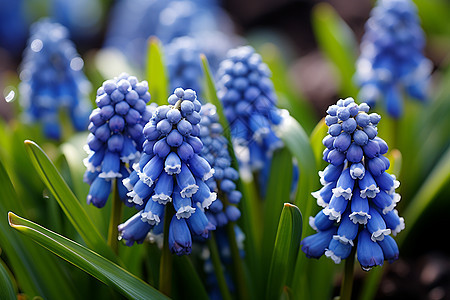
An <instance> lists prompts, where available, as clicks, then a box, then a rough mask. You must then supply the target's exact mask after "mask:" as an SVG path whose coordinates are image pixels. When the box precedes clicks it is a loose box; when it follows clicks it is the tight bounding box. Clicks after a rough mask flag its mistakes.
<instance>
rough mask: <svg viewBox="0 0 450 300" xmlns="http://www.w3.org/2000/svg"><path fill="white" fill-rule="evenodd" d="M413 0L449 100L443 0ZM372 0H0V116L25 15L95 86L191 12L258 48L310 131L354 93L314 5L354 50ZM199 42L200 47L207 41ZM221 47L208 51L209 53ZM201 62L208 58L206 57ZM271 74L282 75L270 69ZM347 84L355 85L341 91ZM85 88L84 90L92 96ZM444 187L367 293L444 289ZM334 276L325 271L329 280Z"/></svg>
mask: <svg viewBox="0 0 450 300" xmlns="http://www.w3.org/2000/svg"><path fill="white" fill-rule="evenodd" d="M414 2H415V3H416V5H417V6H418V9H419V16H420V17H421V20H422V26H423V29H424V31H425V33H426V36H427V46H426V48H425V56H426V57H427V58H429V59H430V60H431V61H432V63H433V68H434V72H433V75H432V76H433V78H432V89H431V94H432V95H433V96H431V97H430V98H432V99H436V98H439V97H440V98H444V100H440V101H441V102H442V103H444V104H442V105H443V106H441V107H446V108H448V106H449V105H448V104H445V103H448V102H449V101H450V95H448V94H446V93H445V89H444V90H443V89H442V88H441V87H442V86H446V85H449V83H448V82H446V81H443V80H445V78H448V76H447V77H445V74H447V73H448V68H449V53H450V2H449V1H445V0H429V1H427V0H417V1H414ZM373 5H374V1H370V0H345V1H342V0H329V1H314V0H245V1H242V0H222V1H214V0H196V1H157V0H135V1H131V0H130V1H127V0H117V1H112V0H77V1H70V0H51V1H46V0H0V91H2V95H3V97H4V99H2V100H1V101H0V116H1V118H2V119H3V120H4V121H5V122H6V123H13V122H15V120H17V119H19V114H20V111H21V107H20V106H19V105H18V103H17V102H18V101H20V94H19V91H18V89H17V86H18V83H19V81H20V79H19V72H20V64H21V61H22V57H23V56H22V55H23V51H24V49H25V47H26V45H27V39H28V37H29V30H30V26H31V24H32V23H33V22H35V21H37V20H39V19H41V18H43V17H49V18H51V19H52V20H54V21H57V22H60V23H61V24H63V25H64V26H66V27H67V28H68V29H69V31H70V37H71V40H72V41H73V42H74V43H75V46H76V48H77V50H78V53H79V54H80V56H81V57H82V58H83V59H84V72H85V74H86V76H87V78H88V79H89V81H90V82H91V83H92V86H93V87H97V86H100V84H101V82H103V80H105V79H107V78H109V77H113V76H115V75H117V74H118V73H119V72H121V71H130V72H135V73H136V74H142V73H143V70H144V68H145V67H144V56H145V53H146V45H147V39H148V38H149V37H150V36H152V35H156V36H158V38H159V39H160V40H161V41H162V43H163V45H168V44H170V42H171V41H172V40H173V39H174V38H176V37H177V36H180V35H184V34H185V33H179V32H177V30H179V25H174V22H176V21H177V20H184V21H181V22H182V23H181V24H184V25H186V24H187V23H186V20H190V19H193V21H192V24H191V25H189V26H188V27H189V30H190V33H192V34H193V35H194V36H195V35H196V34H197V33H199V32H200V31H202V27H203V30H204V27H205V24H207V25H206V27H209V26H210V25H211V27H214V31H213V32H214V33H213V35H214V38H216V39H217V37H219V39H220V40H221V42H223V43H224V44H225V45H227V46H228V47H230V48H231V47H233V46H237V45H242V44H247V43H249V44H251V45H253V46H254V47H255V48H256V49H257V51H259V52H260V53H261V54H262V56H263V59H264V60H265V61H266V62H267V63H268V64H269V67H272V66H276V67H277V68H278V69H276V70H274V69H272V72H273V74H274V81H283V80H286V82H285V84H286V85H287V86H288V88H286V90H288V91H289V93H290V95H281V96H280V95H279V96H280V100H279V101H280V103H281V105H283V96H286V97H291V98H294V99H295V101H297V102H298V104H299V105H300V107H301V108H302V109H303V110H304V111H305V113H303V114H300V117H298V116H296V117H297V119H298V120H299V122H300V123H301V124H302V126H303V127H304V128H305V130H306V131H307V132H308V133H311V131H312V130H313V128H314V126H315V124H316V123H317V122H318V121H319V120H320V119H321V118H322V117H323V116H325V110H326V108H327V107H328V106H329V105H331V104H333V103H335V102H336V100H337V99H339V98H341V97H342V98H343V97H347V96H352V97H356V96H357V92H356V89H355V88H354V87H353V90H352V88H345V87H344V88H343V82H342V81H343V79H342V76H341V75H342V73H340V72H342V70H339V66H336V65H335V64H333V59H330V57H329V53H327V51H324V48H323V44H321V41H320V38H318V35H317V28H316V27H315V24H317V18H319V19H320V13H322V14H324V15H325V14H327V13H330V12H332V14H336V16H337V17H338V21H339V25H340V26H342V28H341V29H342V32H344V33H346V34H348V38H349V39H348V40H349V41H350V43H347V44H346V47H348V48H347V49H349V51H350V52H351V55H353V57H357V55H358V53H359V42H360V41H361V38H362V36H363V34H364V24H365V22H366V21H367V19H368V18H369V15H370V11H371V9H372V7H373ZM193 7H195V9H193ZM211 12H213V13H211ZM176 14H178V15H176ZM318 14H319V15H318ZM318 16H319V17H318ZM183 18H186V19H183ZM315 18H316V19H315ZM217 20H220V22H218V21H217ZM200 21H201V22H202V23H201V25H200V26H198V23H200ZM315 22H316V23H315ZM189 24H190V23H189ZM177 26H178V27H177ZM181 26H183V25H181ZM210 29H211V28H210ZM202 34H203V32H202ZM205 34H207V33H205ZM199 36H201V35H200V34H199ZM344 37H345V36H344ZM211 39H212V38H211ZM338 39H339V37H338ZM206 40H208V38H207V39H206ZM204 47H205V48H203V49H207V47H208V45H205V46H204ZM203 49H202V50H203ZM223 55H224V54H223V53H221V54H220V55H218V56H219V59H220V56H222V57H223ZM273 62H276V63H273ZM280 62H282V63H281V64H280ZM210 63H211V65H212V66H214V63H213V61H212V59H210ZM272 63H273V64H272ZM213 70H214V68H213ZM280 74H282V76H283V78H276V76H278V75H280ZM350 77H351V76H350ZM347 79H348V78H347ZM275 85H276V86H277V83H275ZM352 91H354V92H355V94H349V93H351V92H352ZM447 91H448V88H447ZM94 92H95V89H94ZM437 94H439V95H438V96H436V97H434V96H435V95H437ZM94 98H95V97H93V96H92V97H91V100H92V102H93V101H94ZM432 101H435V100H432ZM432 101H431V102H432ZM428 105H432V104H428ZM447 111H449V110H447ZM379 113H380V114H382V113H383V112H379ZM419 116H420V115H419ZM383 118H384V116H383ZM441 118H443V120H440V121H441V123H443V124H448V122H449V119H450V115H449V114H444V115H441ZM441 130H443V128H441ZM447 131H448V129H447ZM442 132H444V131H442ZM381 137H382V138H383V136H382V135H381ZM440 138H441V139H442V140H441V141H440V143H439V145H440V148H439V149H435V150H436V153H437V154H435V155H430V158H429V159H430V161H432V162H430V163H428V164H424V167H423V168H421V169H420V170H418V169H416V170H414V172H417V173H418V175H417V174H416V175H417V176H416V177H417V179H415V180H417V181H421V180H422V179H423V178H426V177H427V175H428V174H429V173H430V172H431V169H432V167H433V166H434V163H436V161H438V158H439V154H442V153H443V152H444V150H445V149H446V148H447V146H448V145H450V140H449V134H448V132H447V133H446V134H444V135H441V136H440ZM409 150H410V151H414V150H415V149H409ZM405 157H406V156H405V155H404V158H405ZM408 163H409V162H407V161H403V164H408ZM448 172H450V170H448ZM417 181H416V183H417ZM402 184H403V181H402ZM406 185H407V184H406ZM411 185H412V183H411V184H410V189H408V190H404V191H401V193H402V195H403V197H402V205H407V203H408V198H411V197H412V196H413V195H414V194H415V193H416V191H417V188H415V189H414V188H411ZM449 195H450V187H448V186H446V187H444V188H443V189H441V191H440V192H439V194H438V197H437V199H436V200H435V201H434V202H433V204H432V205H431V206H430V207H429V209H427V210H426V211H424V212H423V214H422V215H421V216H420V219H419V221H418V223H417V225H416V226H415V227H414V231H413V232H411V233H410V235H409V237H408V239H407V240H406V241H405V244H404V246H403V247H402V249H401V250H402V251H401V255H400V259H399V261H397V262H395V263H394V264H392V265H389V264H385V266H384V269H385V270H384V276H383V279H382V281H381V283H380V285H379V289H378V292H377V299H430V300H431V299H433V300H438V299H450V243H448V240H447V239H446V236H447V228H449V226H450V222H449V221H448V220H449V219H448V213H447V212H448V211H450V196H449ZM304 217H305V216H304ZM2 218H3V217H2ZM44 223H45V222H44ZM406 226H408V220H406ZM356 276H357V277H356V280H357V283H356V284H355V288H356V289H358V287H359V286H360V285H361V284H362V283H363V281H364V276H363V272H362V271H361V272H357V274H356ZM339 279H340V278H336V280H335V284H336V290H337V289H338V285H339ZM335 294H336V293H335ZM355 294H357V292H356V293H355Z"/></svg>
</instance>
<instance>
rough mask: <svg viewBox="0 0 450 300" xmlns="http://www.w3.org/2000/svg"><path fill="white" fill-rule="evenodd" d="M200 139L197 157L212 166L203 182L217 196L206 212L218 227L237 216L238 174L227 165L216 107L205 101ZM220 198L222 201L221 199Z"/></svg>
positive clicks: (239, 195) (226, 155)
mask: <svg viewBox="0 0 450 300" xmlns="http://www.w3.org/2000/svg"><path fill="white" fill-rule="evenodd" d="M200 115H201V116H202V120H201V122H200V139H201V140H202V142H203V145H204V146H203V149H202V151H201V153H200V154H201V156H202V157H203V158H205V159H206V161H207V162H208V163H209V164H210V165H211V167H213V168H214V171H215V172H214V175H213V177H211V178H210V179H208V180H207V181H206V184H207V185H208V186H209V188H210V189H211V191H214V192H216V193H217V194H218V195H219V197H218V199H216V201H214V202H213V203H212V204H211V206H210V207H209V210H208V211H207V212H206V215H207V217H208V219H209V221H210V222H211V223H212V224H214V225H215V226H216V227H222V226H224V225H226V224H227V223H228V222H229V221H231V222H235V221H237V219H239V217H240V216H241V212H240V211H239V209H238V208H237V205H238V204H239V201H240V200H241V198H242V194H241V192H240V191H238V190H237V189H236V180H238V179H239V173H238V171H236V170H235V169H233V167H231V157H230V154H229V153H228V141H227V139H226V138H225V137H224V136H223V135H222V134H223V128H222V125H220V123H219V116H218V115H217V113H216V107H215V106H214V105H212V104H209V103H208V104H205V105H203V107H202V110H201V111H200ZM221 199H222V200H221Z"/></svg>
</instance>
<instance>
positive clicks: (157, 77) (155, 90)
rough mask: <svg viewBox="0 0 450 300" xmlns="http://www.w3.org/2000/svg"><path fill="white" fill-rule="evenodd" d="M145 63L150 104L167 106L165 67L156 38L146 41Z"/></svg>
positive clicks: (160, 47) (167, 87) (159, 43)
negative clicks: (150, 98) (150, 97)
mask: <svg viewBox="0 0 450 300" xmlns="http://www.w3.org/2000/svg"><path fill="white" fill-rule="evenodd" d="M146 61H147V63H146V71H145V79H146V80H147V81H148V88H149V92H150V95H151V96H152V100H151V101H152V102H155V103H157V104H158V105H165V104H167V97H168V95H169V94H168V91H169V86H168V82H167V74H166V67H165V65H164V59H163V49H162V45H161V42H160V41H159V40H158V38H157V37H151V38H150V39H149V40H148V49H147V60H146Z"/></svg>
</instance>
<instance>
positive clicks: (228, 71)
mask: <svg viewBox="0 0 450 300" xmlns="http://www.w3.org/2000/svg"><path fill="white" fill-rule="evenodd" d="M270 75H271V73H270V70H269V68H268V67H267V65H266V64H265V63H263V62H262V60H261V56H260V55H259V54H258V53H255V50H254V49H253V48H252V47H250V46H244V47H239V48H236V49H232V50H230V51H229V52H228V55H227V59H225V60H224V61H222V63H221V64H220V67H219V70H218V74H217V77H218V80H217V88H218V90H217V95H218V97H219V99H220V100H221V102H222V104H223V107H224V114H225V116H226V118H227V119H228V122H229V124H230V130H231V136H232V138H233V144H234V146H235V149H236V155H237V157H238V159H239V161H240V163H241V165H242V166H243V167H250V168H251V170H252V171H259V170H261V169H263V167H264V165H265V164H270V160H271V157H272V154H273V152H274V151H275V150H276V149H278V148H280V147H282V145H283V143H282V141H281V140H280V139H279V138H278V137H277V136H276V135H275V133H274V126H276V125H279V124H280V122H281V119H282V118H281V113H280V110H279V109H278V108H277V107H276V102H277V99H276V95H275V91H274V89H273V83H272V81H271V80H270Z"/></svg>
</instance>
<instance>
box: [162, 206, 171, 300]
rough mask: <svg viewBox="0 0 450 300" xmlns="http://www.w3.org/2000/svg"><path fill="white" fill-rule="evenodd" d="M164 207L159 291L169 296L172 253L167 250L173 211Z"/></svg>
mask: <svg viewBox="0 0 450 300" xmlns="http://www.w3.org/2000/svg"><path fill="white" fill-rule="evenodd" d="M168 206H169V205H166V207H165V212H164V242H163V249H162V254H161V263H160V265H159V290H160V291H161V292H162V293H164V294H165V295H167V296H169V297H170V295H171V292H172V263H173V259H172V253H170V249H169V227H170V221H171V220H172V216H173V211H172V209H171V208H170V207H168Z"/></svg>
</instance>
